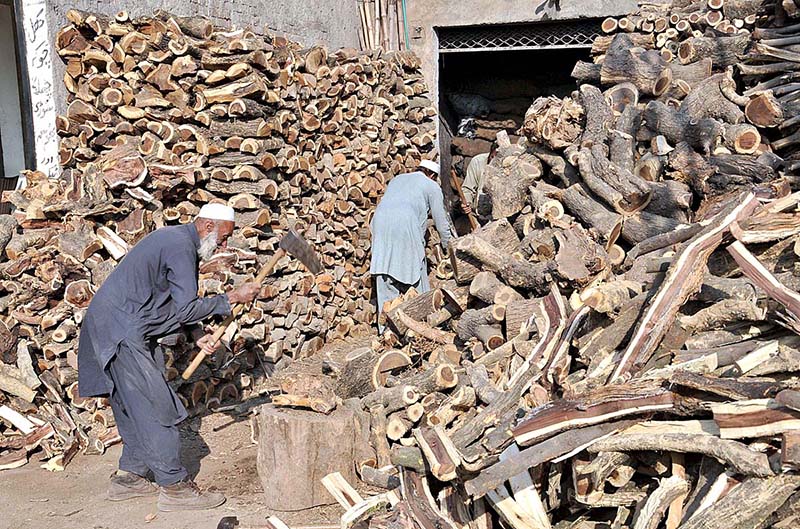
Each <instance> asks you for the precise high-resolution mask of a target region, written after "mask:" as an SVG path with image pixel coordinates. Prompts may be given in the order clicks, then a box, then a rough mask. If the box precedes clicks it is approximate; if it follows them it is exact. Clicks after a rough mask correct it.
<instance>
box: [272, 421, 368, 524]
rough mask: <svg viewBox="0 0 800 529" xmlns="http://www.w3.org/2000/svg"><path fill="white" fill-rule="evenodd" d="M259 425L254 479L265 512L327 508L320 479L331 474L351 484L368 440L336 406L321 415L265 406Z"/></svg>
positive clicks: (359, 428)
mask: <svg viewBox="0 0 800 529" xmlns="http://www.w3.org/2000/svg"><path fill="white" fill-rule="evenodd" d="M258 421H259V443H258V475H259V477H260V478H261V483H262V484H263V486H264V496H265V498H264V499H265V505H266V506H267V508H269V509H274V510H278V511H299V510H303V509H309V508H311V507H317V506H319V505H328V504H330V503H331V502H332V498H331V497H330V495H329V494H328V491H327V490H326V489H325V486H324V485H322V483H321V479H322V478H323V477H324V476H326V475H328V474H330V473H332V472H340V473H341V474H342V476H343V477H344V479H345V480H347V481H348V482H351V483H352V482H354V481H355V479H356V475H355V471H354V468H355V467H354V465H355V463H356V462H357V461H358V459H359V456H360V454H362V453H363V446H364V445H367V446H368V443H369V439H368V436H367V435H366V432H365V431H364V430H363V428H362V427H361V426H360V422H359V421H358V420H357V418H356V416H355V412H354V411H353V410H350V409H346V408H342V407H340V408H338V409H337V410H336V411H334V412H333V413H331V414H330V415H323V414H321V413H314V412H309V411H301V410H292V409H281V408H275V407H273V406H271V405H265V406H262V408H261V410H260V413H259V416H258Z"/></svg>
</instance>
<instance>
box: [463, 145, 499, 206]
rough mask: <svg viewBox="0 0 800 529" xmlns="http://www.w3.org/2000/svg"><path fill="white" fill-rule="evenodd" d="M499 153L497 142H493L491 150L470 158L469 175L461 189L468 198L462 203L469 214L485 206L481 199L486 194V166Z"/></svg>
mask: <svg viewBox="0 0 800 529" xmlns="http://www.w3.org/2000/svg"><path fill="white" fill-rule="evenodd" d="M496 154H497V143H492V148H491V149H490V150H489V152H485V153H483V154H479V155H477V156H475V157H474V158H473V159H472V160H470V162H469V165H468V166H467V176H466V177H464V183H463V184H462V186H461V190H462V191H463V192H464V198H465V199H466V200H467V203H466V204H461V209H462V211H463V212H464V213H465V214H467V215H469V214H470V213H475V214H476V215H478V216H480V215H479V214H480V213H481V212H482V211H483V209H484V208H482V207H481V199H482V198H483V197H484V196H485V195H484V192H483V180H484V176H485V173H486V166H487V165H489V164H490V163H492V160H493V159H494V157H495V155H496Z"/></svg>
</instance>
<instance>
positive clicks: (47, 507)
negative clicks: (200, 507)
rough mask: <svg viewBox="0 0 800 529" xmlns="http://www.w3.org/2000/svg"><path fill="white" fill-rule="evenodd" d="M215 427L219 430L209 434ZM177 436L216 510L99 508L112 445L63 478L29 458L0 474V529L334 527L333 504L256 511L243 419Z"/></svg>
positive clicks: (80, 460)
mask: <svg viewBox="0 0 800 529" xmlns="http://www.w3.org/2000/svg"><path fill="white" fill-rule="evenodd" d="M220 426H225V427H224V428H222V429H220V430H219V431H217V432H215V431H214V428H218V427H220ZM181 433H182V438H183V444H182V446H183V454H182V457H183V460H184V464H185V465H186V468H187V469H188V470H189V472H190V473H191V474H192V475H195V476H196V480H197V482H198V483H199V485H200V486H201V487H203V488H214V489H216V490H220V491H222V492H223V493H224V494H225V495H226V496H227V497H228V501H227V502H226V503H225V504H224V505H223V506H221V507H219V508H218V509H215V510H212V511H200V512H188V513H161V512H158V510H157V509H156V499H155V498H139V499H134V500H129V501H125V502H118V503H112V502H109V501H107V500H106V499H105V493H106V488H107V486H108V478H109V476H111V474H112V473H113V472H114V470H115V469H116V465H117V459H118V458H119V454H120V451H121V446H114V447H112V448H110V449H109V451H108V452H106V453H105V454H104V455H102V456H83V455H79V456H77V457H76V458H75V459H74V460H73V461H72V462H71V463H70V464H69V465H68V466H67V468H66V470H65V471H64V472H58V473H50V472H47V471H45V470H43V469H41V468H39V465H40V462H39V461H37V460H36V459H35V458H34V459H32V460H31V461H30V462H29V463H28V464H27V465H25V466H24V467H22V468H18V469H14V470H6V471H3V472H0V529H6V528H7V529H42V527H58V528H59V529H140V528H143V527H147V528H152V529H206V528H210V529H215V528H216V527H217V523H218V522H219V520H220V518H222V517H223V516H237V517H238V518H239V520H240V522H241V526H240V527H241V528H242V529H248V528H249V526H250V527H258V526H259V525H260V524H263V523H264V522H265V521H266V519H267V517H268V516H271V515H277V516H278V517H280V519H281V520H283V521H284V522H285V523H287V524H288V525H289V526H290V527H292V528H293V529H295V528H298V529H299V528H303V529H312V528H313V529H323V527H330V526H338V523H339V517H340V516H341V514H342V510H341V507H339V506H338V505H332V506H325V507H320V508H317V509H313V510H309V511H302V512H295V513H279V512H270V511H268V510H267V509H266V508H265V507H264V506H263V503H262V497H261V494H262V488H261V482H260V481H259V478H258V474H257V472H256V445H255V444H253V443H252V442H251V440H250V426H249V424H248V421H247V420H245V421H243V422H233V421H232V419H231V417H229V416H227V415H223V414H214V415H208V416H205V417H202V418H195V419H192V420H189V421H187V423H184V424H183V425H182V427H181Z"/></svg>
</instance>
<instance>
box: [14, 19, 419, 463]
mask: <svg viewBox="0 0 800 529" xmlns="http://www.w3.org/2000/svg"><path fill="white" fill-rule="evenodd" d="M67 18H68V19H69V21H70V22H71V24H70V25H69V26H67V27H65V28H63V29H62V30H61V31H59V33H58V35H57V42H56V49H57V51H58V53H59V55H60V57H61V58H62V59H63V61H64V62H65V63H66V74H65V77H64V80H65V83H66V87H67V89H68V91H69V94H70V102H69V106H68V108H67V112H66V114H65V115H63V116H59V118H58V130H59V133H60V135H61V148H60V157H61V163H62V165H63V167H64V172H63V176H62V178H60V179H59V180H55V181H51V180H47V179H45V178H43V177H42V175H41V174H38V173H31V174H28V179H27V188H26V189H24V190H21V191H16V192H12V193H9V194H8V195H7V196H6V197H5V198H6V199H7V200H9V201H11V202H12V203H13V204H14V205H15V206H16V208H17V209H16V211H15V212H14V214H13V217H4V218H3V219H2V222H0V242H1V243H2V245H1V246H2V250H4V251H3V253H4V256H5V257H6V258H7V259H4V260H5V262H4V263H2V264H0V276H1V279H2V280H1V281H0V283H2V285H1V286H0V288H2V297H0V299H1V300H2V305H0V315H2V321H0V336H1V337H2V339H1V340H0V342H2V346H0V347H1V348H2V350H1V351H0V406H2V408H0V409H2V412H3V413H2V417H3V419H4V422H3V423H2V426H0V467H9V466H14V465H19V464H24V463H25V461H27V456H26V454H27V453H29V452H31V451H33V450H34V449H35V448H36V447H42V448H43V449H44V451H45V455H46V456H48V457H51V456H52V457H54V458H55V457H56V456H57V460H56V459H54V461H55V462H54V464H53V466H55V467H60V466H62V465H63V464H66V463H67V462H68V461H69V459H70V458H71V457H72V455H73V454H74V453H75V452H77V451H78V450H84V451H88V450H99V449H100V448H99V447H104V446H107V445H108V444H109V443H110V442H111V441H112V439H113V437H114V436H113V435H112V434H110V433H107V432H106V431H105V430H103V428H105V429H107V430H108V431H109V432H112V433H113V434H115V430H114V429H113V422H111V418H110V417H111V416H110V414H109V413H107V408H106V403H105V401H104V400H102V399H81V398H80V397H79V391H78V388H77V385H76V380H77V372H76V369H77V363H76V346H77V340H78V327H79V326H80V323H81V320H82V317H83V314H84V313H85V310H86V308H87V306H88V304H89V302H90V300H91V297H92V294H93V293H94V292H95V291H96V290H97V288H98V287H99V286H100V285H101V284H102V282H103V280H104V279H105V278H106V277H107V276H108V274H109V273H111V271H112V270H113V269H114V267H115V265H116V263H117V262H118V261H119V260H120V259H122V258H124V256H125V254H126V252H127V250H128V249H129V248H131V247H132V246H133V245H135V244H136V243H137V242H138V241H139V240H141V238H142V237H144V236H145V235H146V234H147V233H149V232H151V231H152V230H154V229H156V228H159V227H162V226H165V225H173V224H178V223H187V222H190V221H191V220H193V218H194V216H195V215H196V214H197V212H198V210H199V208H200V206H201V205H202V204H204V203H207V202H213V201H219V202H223V203H227V204H229V205H231V206H232V207H234V208H235V209H236V215H237V222H236V224H237V229H236V231H235V232H234V235H233V236H232V237H231V239H230V240H229V242H228V248H227V250H226V251H224V252H222V253H218V254H217V255H216V256H215V257H214V258H213V259H212V260H210V261H208V262H205V263H203V264H202V266H201V270H200V294H201V295H212V294H218V293H222V292H224V291H226V290H228V289H229V288H231V287H232V286H233V285H237V284H239V283H241V282H243V281H247V280H248V279H249V278H251V277H252V273H253V271H254V270H257V269H258V268H259V266H260V262H263V261H264V260H266V259H268V258H269V256H270V255H271V253H272V251H273V250H274V249H275V248H276V247H277V246H276V245H277V241H278V237H279V236H280V234H281V233H282V231H284V230H285V229H287V228H289V227H294V228H296V229H297V230H298V231H300V232H302V233H303V235H304V237H305V238H306V239H307V240H308V241H309V242H310V243H311V244H312V245H313V246H314V248H315V249H316V250H317V251H318V252H319V254H320V257H321V260H322V262H323V265H324V268H325V270H324V272H323V273H322V274H319V275H317V276H316V277H315V276H313V275H311V274H310V273H308V272H307V271H306V270H305V269H303V268H302V266H301V265H299V264H298V263H297V262H296V261H294V260H292V259H290V258H288V257H287V258H285V259H283V260H282V261H281V262H279V264H278V267H277V272H276V274H275V277H273V278H272V279H270V280H269V281H268V284H267V285H265V286H264V288H263V289H262V292H261V296H260V298H259V300H258V301H257V302H256V303H255V304H254V305H253V306H252V308H250V310H249V311H248V312H246V313H245V314H244V315H243V316H242V317H241V318H240V319H239V320H238V322H237V323H238V327H237V328H236V329H234V330H233V332H232V333H231V334H230V335H229V336H228V337H229V338H230V340H229V342H230V350H229V352H228V353H227V354H222V355H218V358H217V359H216V360H215V363H213V364H208V365H206V366H203V367H202V368H201V370H200V371H199V372H198V373H196V374H195V376H194V377H192V379H191V380H189V381H188V382H184V381H183V380H182V379H181V378H180V377H179V376H178V374H179V372H180V371H181V370H182V369H183V368H184V367H185V365H186V364H187V362H188V360H189V359H190V356H191V353H192V350H193V346H192V342H191V341H190V340H186V339H184V337H177V338H175V339H171V340H168V341H165V343H164V346H165V349H166V358H167V378H168V380H170V381H171V383H173V384H174V386H175V387H176V389H178V390H179V394H180V396H181V398H182V399H184V403H185V404H186V405H187V407H188V408H190V409H191V410H192V411H193V412H196V413H199V412H202V411H204V410H205V409H207V408H212V409H213V408H215V407H216V406H218V405H220V403H223V402H231V401H233V400H235V399H238V398H240V397H243V396H246V395H247V394H249V393H250V392H251V388H252V387H253V386H254V385H255V383H256V382H258V381H259V378H261V377H263V376H264V375H266V374H268V373H270V372H271V371H272V370H273V368H274V366H275V365H280V363H281V362H283V361H288V360H286V359H288V357H292V358H299V357H304V356H308V355H312V354H313V353H314V352H315V351H317V350H319V349H320V347H321V346H322V344H323V343H324V342H325V341H329V340H334V339H336V338H343V337H346V336H350V335H353V334H355V335H358V334H360V333H363V332H365V330H368V329H369V326H370V325H371V324H373V323H374V319H375V311H374V308H373V305H371V304H370V277H369V273H368V269H369V250H370V239H369V221H370V218H371V213H372V210H373V209H374V207H375V205H376V204H377V201H378V199H379V198H380V196H381V195H382V193H383V190H384V189H385V186H386V183H387V182H388V180H389V179H390V178H392V176H394V175H395V174H397V173H399V172H403V171H405V170H407V169H413V168H414V167H416V164H417V162H418V161H419V160H420V159H421V158H422V157H424V156H425V157H435V152H433V150H434V144H433V141H434V137H435V135H434V128H433V118H434V114H435V112H434V110H433V109H432V107H431V104H430V101H429V99H428V97H427V88H426V85H425V82H424V80H423V78H422V75H421V72H420V65H419V61H418V59H417V58H416V57H414V56H413V55H411V54H409V53H393V54H383V53H382V52H380V51H375V52H366V53H362V52H358V51H355V50H350V49H343V50H339V51H337V52H335V53H334V52H329V51H328V50H326V49H325V48H323V47H314V48H311V49H300V47H299V46H298V45H297V44H296V43H293V42H289V41H286V40H285V39H282V38H279V37H271V36H269V35H260V34H257V33H255V32H253V31H250V30H247V29H245V30H237V31H232V32H231V31H227V30H225V29H223V28H215V27H213V26H212V25H211V24H210V23H209V22H208V21H207V20H205V19H202V18H181V17H173V16H170V15H169V14H167V13H163V12H156V13H155V15H154V16H152V17H142V18H137V19H130V18H129V17H128V15H127V14H126V13H124V12H122V13H119V14H118V15H117V16H116V17H114V18H106V17H103V16H100V15H94V14H90V13H84V12H79V11H70V12H69V13H68V14H67ZM284 355H286V356H284ZM282 358H283V360H282ZM98 421H99V422H98ZM98 424H99V425H100V427H98V426H97V425H98ZM101 427H102V428H101Z"/></svg>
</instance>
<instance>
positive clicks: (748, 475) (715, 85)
mask: <svg viewBox="0 0 800 529" xmlns="http://www.w3.org/2000/svg"><path fill="white" fill-rule="evenodd" d="M730 3H731V5H734V4H736V5H738V6H740V7H741V6H743V5H744V4H745V2H735V1H733V2H730ZM676 4H677V2H676ZM727 4H728V2H725V3H724V5H722V10H723V12H724V10H725V5H727ZM694 5H695V6H697V8H698V9H700V10H702V11H705V10H707V9H708V5H709V3H707V2H705V1H703V2H697V3H695V4H694ZM750 5H751V6H752V8H753V12H752V13H748V14H747V15H745V16H750V15H755V16H757V17H761V18H760V19H759V20H761V21H762V22H763V23H765V24H771V25H773V26H774V25H776V24H779V21H780V20H783V19H782V18H781V17H779V16H776V15H774V14H773V13H772V11H771V10H772V9H773V7H774V6H766V5H765V6H761V5H760V3H752V2H751V3H750ZM755 31H756V32H762V34H766V35H786V34H789V33H790V32H791V31H792V29H785V28H784V29H777V28H772V29H770V30H769V31H772V32H773V33H771V34H770V33H765V32H766V31H767V30H766V29H765V28H758V29H756V30H755ZM756 34H758V33H756ZM632 35H633V34H631V33H627V32H622V33H618V34H616V35H615V36H614V37H613V38H612V39H611V40H610V42H609V44H608V49H607V51H606V53H605V57H604V59H603V60H602V63H601V66H600V69H599V73H598V76H597V77H596V81H597V82H596V84H590V83H587V84H582V85H580V87H579V89H578V90H577V91H576V92H575V93H574V94H573V95H572V96H571V97H567V98H564V99H556V98H542V99H540V100H537V101H536V102H535V103H534V105H533V106H532V107H531V110H530V112H529V113H528V116H527V117H526V120H525V124H524V126H523V128H522V130H521V132H522V133H523V134H524V135H525V136H526V139H525V140H523V141H521V142H518V143H517V142H511V141H509V139H508V137H507V136H506V135H504V134H500V135H499V136H498V143H499V146H500V147H499V151H498V155H497V157H496V158H495V159H494V160H493V161H492V162H491V164H490V166H489V169H488V172H487V173H486V175H485V185H484V190H485V193H486V197H485V198H486V204H485V207H486V208H487V209H486V213H487V215H488V217H489V218H490V219H492V220H491V221H490V222H488V223H487V224H486V225H484V226H483V227H481V228H479V229H478V230H476V231H475V232H473V233H471V234H469V235H466V236H463V237H460V238H458V239H456V240H455V241H454V242H453V243H452V248H451V249H452V254H451V260H450V266H449V270H446V271H445V270H442V267H439V269H438V270H437V272H439V273H438V274H437V279H438V278H440V277H441V278H442V279H440V280H439V281H437V282H434V289H433V290H432V291H431V292H428V293H424V294H415V293H413V292H412V293H410V294H408V295H407V296H405V297H404V298H401V299H398V300H397V301H396V302H395V303H393V304H392V305H391V306H390V307H388V308H387V316H386V317H387V321H388V323H389V326H390V328H391V330H392V333H391V334H389V335H385V336H384V337H383V338H382V340H381V341H376V342H375V343H373V344H371V345H369V346H364V347H359V348H357V349H354V350H351V351H341V350H337V351H336V352H335V354H334V353H331V354H328V355H325V356H324V357H323V358H316V359H314V362H315V363H314V364H313V366H312V365H306V366H305V369H304V371H303V375H302V377H300V376H297V375H295V374H293V367H290V368H289V369H288V370H287V371H286V372H284V373H283V374H282V375H281V376H278V377H277V378H276V380H275V382H276V383H278V384H277V387H276V389H280V390H281V391H282V392H283V394H282V395H279V396H278V397H276V399H275V401H274V404H275V405H279V406H280V405H287V406H295V407H308V408H311V409H315V410H317V411H320V412H330V411H331V410H333V409H334V408H335V407H336V406H339V405H340V402H342V401H346V402H345V404H346V405H347V406H348V409H352V407H353V404H354V401H353V400H350V399H357V400H356V401H355V403H356V406H358V407H360V408H361V409H362V410H363V413H364V414H365V415H368V416H369V419H370V420H369V422H370V425H371V435H372V437H371V446H372V450H373V451H374V457H371V458H367V459H365V460H363V461H358V462H357V468H358V469H359V470H360V474H359V475H360V478H361V479H362V480H363V481H364V482H366V483H369V484H371V485H374V486H379V487H383V488H385V489H386V490H387V492H385V493H381V494H378V495H373V496H369V497H361V496H359V495H358V494H357V493H355V494H354V493H352V492H353V491H352V490H351V489H350V485H348V484H347V483H343V482H342V480H341V479H337V478H336V477H335V476H333V477H329V478H326V480H325V484H326V487H328V488H329V489H330V490H331V491H332V493H333V496H334V498H336V499H337V500H338V501H339V502H340V503H341V504H342V505H343V506H344V507H345V508H346V509H347V510H346V512H345V514H344V516H343V518H342V527H344V528H350V527H354V526H366V524H368V525H369V527H372V528H375V529H377V528H386V527H408V528H412V527H426V528H428V527H448V528H453V529H455V528H457V529H461V528H464V527H473V528H478V527H479V528H488V527H491V526H492V524H493V523H495V522H496V521H497V519H498V518H499V519H500V520H501V521H502V524H503V525H507V526H510V527H513V528H514V529H532V528H550V527H559V528H573V527H574V528H609V527H614V528H624V527H629V528H636V529H643V528H650V529H656V528H660V527H664V528H668V529H674V528H677V527H681V528H691V529H699V528H703V529H723V528H724V529H728V528H737V529H745V528H748V529H750V528H755V527H775V528H778V527H794V526H796V525H797V524H798V520H800V515H798V505H799V504H800V503H798V502H800V492H797V491H798V489H800V477H798V474H797V470H798V469H800V435H798V431H800V401H798V397H800V392H798V391H797V390H798V388H800V380H799V379H798V377H797V374H798V373H800V336H798V334H800V294H798V292H797V291H798V290H799V289H800V279H799V278H800V269H798V268H797V266H796V264H795V263H796V262H797V258H798V256H800V213H798V212H799V211H800V192H799V191H797V190H796V189H797V186H796V184H797V180H796V177H795V176H794V175H793V174H792V173H791V171H792V166H791V165H790V164H787V163H786V160H785V159H784V156H785V157H787V158H789V157H790V156H791V149H789V148H787V147H786V146H784V145H782V144H781V143H779V142H780V141H781V140H779V139H777V135H779V134H780V130H771V129H767V128H763V127H762V126H761V125H760V123H759V122H758V118H759V117H760V116H762V115H764V114H765V113H766V107H758V106H755V105H756V104H755V103H753V101H755V100H756V98H758V97H759V96H762V95H764V94H765V93H766V92H763V91H762V90H764V88H763V87H761V88H759V89H758V90H756V91H753V92H752V96H746V95H744V94H745V92H746V91H747V90H749V89H750V88H752V84H748V83H750V78H749V77H743V76H742V75H741V73H743V72H740V71H739V70H738V69H736V68H744V67H745V66H746V65H751V64H754V65H757V64H758V62H759V61H763V62H767V61H766V60H765V59H763V57H764V54H763V51H764V49H763V47H762V46H760V44H759V43H758V42H757V41H756V40H755V38H749V37H748V39H747V42H746V47H745V49H741V50H740V49H739V48H738V40H736V39H739V38H740V37H739V36H727V35H723V34H720V33H719V32H717V31H715V30H714V29H713V28H710V29H708V30H707V31H705V32H704V33H703V35H702V36H700V37H697V36H688V37H687V38H686V39H685V40H683V41H682V42H681V44H680V47H679V49H685V50H689V51H690V53H689V52H687V54H686V55H681V57H683V58H682V59H680V60H674V61H672V62H669V61H667V60H665V58H664V57H663V56H662V55H661V53H659V52H658V51H655V50H648V49H645V48H643V47H640V46H636V45H635V41H634V40H633V37H632ZM731 39H734V40H731ZM761 44H763V42H762V43H761ZM787 45H788V44H787ZM734 67H736V68H734ZM771 67H773V68H775V69H778V68H780V67H778V66H774V65H771ZM787 90H788V89H787ZM790 119H791V118H790ZM793 191H794V192H793ZM445 272H446V273H445ZM448 276H449V277H448ZM297 367H298V368H299V367H300V366H299V365H297ZM310 379H313V382H310V381H309V380H310ZM490 506H491V508H489V507H490Z"/></svg>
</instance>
